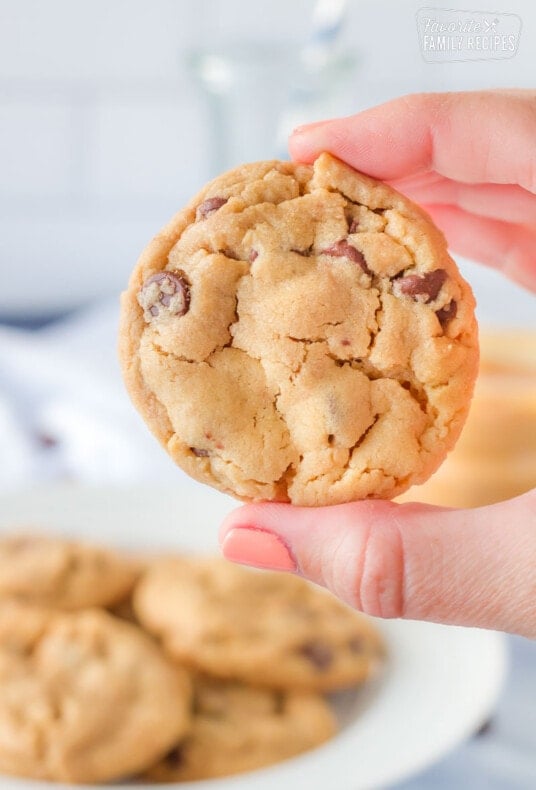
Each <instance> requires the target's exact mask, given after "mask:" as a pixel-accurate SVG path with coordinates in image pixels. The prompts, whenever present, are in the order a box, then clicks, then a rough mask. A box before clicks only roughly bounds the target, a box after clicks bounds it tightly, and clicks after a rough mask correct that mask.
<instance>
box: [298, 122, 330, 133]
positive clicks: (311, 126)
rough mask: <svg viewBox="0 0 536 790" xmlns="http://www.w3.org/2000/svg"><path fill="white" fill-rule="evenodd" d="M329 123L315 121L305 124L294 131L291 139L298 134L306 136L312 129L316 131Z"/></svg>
mask: <svg viewBox="0 0 536 790" xmlns="http://www.w3.org/2000/svg"><path fill="white" fill-rule="evenodd" d="M326 123H329V121H314V122H313V123H303V124H301V125H300V126H296V128H295V129H293V130H292V134H291V137H293V136H294V135H296V134H305V133H307V132H310V131H311V130H312V129H316V128H317V127H319V126H324V125H325V124H326Z"/></svg>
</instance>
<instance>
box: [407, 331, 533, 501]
mask: <svg viewBox="0 0 536 790" xmlns="http://www.w3.org/2000/svg"><path fill="white" fill-rule="evenodd" d="M480 346H481V360H480V373H479V377H478V381H477V385H476V389H475V395H474V399H473V403H472V405H471V411H470V413H469V419H468V420H467V424H466V426H465V429H464V431H463V434H462V436H461V439H460V441H459V442H458V444H457V445H456V449H455V450H454V452H453V453H452V454H451V455H450V456H449V457H448V459H447V461H446V462H445V463H444V464H443V466H442V467H441V469H439V471H438V472H437V473H436V474H435V475H434V477H432V478H431V479H430V480H429V481H428V482H427V483H425V484H424V485H423V486H419V487H418V488H414V489H412V490H411V491H409V492H408V493H407V494H405V495H404V497H403V498H402V499H403V500H404V501H412V500H415V499H418V500H420V501H423V502H430V503H432V504H435V505H445V506H448V507H481V506H484V505H491V504H494V503H495V502H500V501H502V500H505V499H509V498H511V497H515V496H518V495H519V494H523V493H524V492H526V491H529V490H530V489H531V488H534V486H536V332H529V331H527V330H523V331H521V330H495V331H490V330H488V331H487V332H484V333H483V334H482V336H481V339H480Z"/></svg>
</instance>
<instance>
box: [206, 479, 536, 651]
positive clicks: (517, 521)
mask: <svg viewBox="0 0 536 790" xmlns="http://www.w3.org/2000/svg"><path fill="white" fill-rule="evenodd" d="M220 542H221V545H222V551H223V555H224V556H225V557H226V558H227V559H228V560H232V561H234V562H240V563H243V564H245V565H253V566H256V567H261V568H271V569H273V570H287V571H293V572H296V573H299V574H300V575H302V576H304V577H305V578H307V579H310V580H311V581H313V582H316V583H318V584H321V585H323V586H325V587H327V588H328V589H329V590H331V591H332V592H333V593H334V594H335V595H336V596H338V597H339V598H341V599H342V600H344V601H346V602H347V603H348V604H350V605H351V606H354V607H356V608H357V609H360V610H361V611H363V612H365V613H367V614H369V615H374V616H377V617H404V618H409V619H413V620H431V621H434V622H440V623H451V624H457V625H471V626H480V627H484V628H496V629H500V630H504V631H511V632H514V633H519V634H524V635H525V636H531V637H535V636H536V489H535V490H534V491H532V492H529V493H528V494H525V495H523V496H521V497H518V498H517V499H513V500H510V501H508V502H502V503H500V504H497V505H492V506H489V507H484V508H475V509H474V510H448V509H445V508H437V507H433V506H431V505H421V504H414V503H410V504H395V503H393V502H385V501H372V500H368V501H364V502H354V503H351V504H348V505H336V506H331V507H323V508H299V507H293V506H292V505H284V504H276V503H271V504H268V503H260V504H251V505H245V506H244V507H241V508H239V509H238V510H235V511H233V512H232V513H231V514H230V515H229V516H227V518H226V519H225V521H224V523H223V525H222V528H221V532H220Z"/></svg>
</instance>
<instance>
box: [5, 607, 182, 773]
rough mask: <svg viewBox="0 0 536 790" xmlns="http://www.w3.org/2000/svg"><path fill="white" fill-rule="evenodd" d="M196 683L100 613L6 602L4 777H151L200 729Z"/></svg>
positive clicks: (131, 629) (145, 641)
mask: <svg viewBox="0 0 536 790" xmlns="http://www.w3.org/2000/svg"><path fill="white" fill-rule="evenodd" d="M190 696H191V688H190V679H189V676H188V675H187V674H186V673H185V672H184V671H182V670H180V669H179V668H178V667H175V666H173V665H171V664H170V663H169V661H168V660H167V659H166V658H165V657H164V656H163V654H162V653H161V651H160V650H159V648H158V647H157V646H156V645H155V644H154V642H153V641H152V640H151V639H150V638H149V637H148V636H146V635H145V634H143V633H142V632H141V631H139V630H138V629H136V628H134V627H133V626H131V625H129V624H127V623H124V622H121V621H119V620H116V619H115V618H113V617H112V616H111V615H109V614H107V613H105V612H103V611H100V610H89V609H88V610H85V611H81V612H69V613H65V612H57V611H53V610H45V609H42V608H37V607H32V606H29V605H24V604H18V603H15V602H12V601H10V602H4V603H1V604H0V772H4V773H9V774H15V775H19V776H26V777H31V778H34V779H48V780H55V781H63V782H104V781H111V780H114V779H120V778H122V777H127V776H130V775H132V774H134V773H136V772H139V771H143V770H145V769H146V768H147V767H148V766H149V765H150V764H151V763H153V762H154V761H155V760H158V759H160V758H161V757H162V756H163V755H164V754H165V753H166V752H167V751H168V750H169V749H170V748H171V747H172V745H173V744H175V743H177V741H178V740H179V739H180V738H182V737H183V735H184V734H185V732H186V730H187V727H188V726H189V723H190Z"/></svg>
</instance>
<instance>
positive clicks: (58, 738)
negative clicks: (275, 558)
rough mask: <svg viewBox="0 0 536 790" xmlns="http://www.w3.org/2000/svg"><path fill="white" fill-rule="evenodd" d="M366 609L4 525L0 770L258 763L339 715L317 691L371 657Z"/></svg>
mask: <svg viewBox="0 0 536 790" xmlns="http://www.w3.org/2000/svg"><path fill="white" fill-rule="evenodd" d="M381 654H382V647H381V642H380V640H379V637H378V635H377V634H376V632H375V631H374V629H373V628H372V626H371V625H370V623H369V622H368V621H367V620H366V619H365V618H363V617H361V616H360V615H357V614H356V613H355V612H352V611H351V610H349V609H348V608H347V607H345V606H344V605H342V604H340V603H339V602H338V601H336V600H335V599H334V598H332V597H331V596H329V595H328V594H327V593H324V592H323V591H321V590H319V589H318V588H315V587H313V586H311V585H309V584H308V583H306V582H305V581H303V580H301V579H299V578H297V577H294V576H288V575H284V574H276V573H257V572H254V571H248V570H245V569H243V568H239V567H236V566H232V565H230V564H228V563H226V562H225V561H223V560H220V559H213V558H206V557H198V558H195V557H166V558H160V559H158V560H151V561H147V562H144V563H142V562H137V561H133V560H132V559H129V558H125V557H122V556H120V555H118V554H116V553H114V552H112V551H108V550H105V549H101V548H98V547H93V546H89V545H84V544H81V543H79V542H74V541H68V540H64V539H58V538H50V537H44V536H18V535H17V536H11V537H4V538H2V539H0V772H4V773H9V774H15V775H20V776H27V777H32V778H37V779H48V780H56V781H65V782H104V781H116V780H120V779H124V778H126V777H133V776H142V777H143V778H144V779H145V780H148V781H156V782H166V781H167V782H171V781H185V780H194V779H201V778H208V777H217V776H224V775H228V774H233V773H238V772H243V771H247V770H252V769H255V768H258V767H261V766H263V765H268V764H270V763H274V762H277V761H279V760H283V759H285V758H288V757H291V756H292V755H295V754H298V753H300V752H303V751H305V750H307V749H311V748H313V747H315V746H317V745H319V744H320V743H322V742H323V741H325V740H326V739H328V738H329V737H331V736H332V735H333V734H334V732H335V730H336V723H335V718H334V715H333V713H332V711H331V708H330V706H329V704H328V702H327V701H326V700H325V698H324V697H323V696H322V694H321V692H326V691H330V690H332V689H335V688H340V687H344V686H351V685H354V684H358V683H361V682H362V681H364V680H365V679H366V678H367V677H369V676H370V675H371V674H372V673H373V671H374V670H375V668H376V667H377V666H378V665H379V662H380V658H381Z"/></svg>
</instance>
